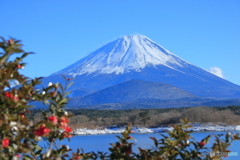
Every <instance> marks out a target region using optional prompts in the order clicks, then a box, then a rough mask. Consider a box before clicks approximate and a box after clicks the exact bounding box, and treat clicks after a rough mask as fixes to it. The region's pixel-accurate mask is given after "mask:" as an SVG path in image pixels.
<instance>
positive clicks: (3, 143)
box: [2, 138, 10, 148]
mask: <svg viewBox="0 0 240 160" xmlns="http://www.w3.org/2000/svg"><path fill="white" fill-rule="evenodd" d="M9 142H10V141H9V139H7V138H4V139H3V140H2V146H3V147H4V148H6V147H8V145H9Z"/></svg>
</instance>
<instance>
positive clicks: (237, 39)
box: [0, 0, 240, 85]
mask: <svg viewBox="0 0 240 160" xmlns="http://www.w3.org/2000/svg"><path fill="white" fill-rule="evenodd" d="M0 10H1V18H0V36H3V37H4V38H9V36H11V37H14V38H17V39H20V40H22V42H23V43H24V48H23V49H25V50H26V51H32V52H35V53H36V54H35V55H30V56H29V57H28V58H26V60H25V62H27V63H28V66H27V67H26V68H25V69H24V71H23V73H24V74H26V75H27V76H29V77H31V78H34V77H39V76H48V75H50V74H52V73H54V72H56V71H58V70H61V69H63V68H65V67H67V66H68V65H70V64H72V63H74V62H76V61H77V60H79V59H80V58H82V57H84V56H86V55H88V54H89V53H91V52H92V51H94V50H96V49H98V48H99V47H101V46H102V45H104V44H106V43H108V42H110V41H112V40H114V39H116V38H119V37H121V36H123V35H129V34H143V35H145V36H147V37H149V38H150V39H152V40H153V41H155V42H157V43H158V44H160V45H162V46H163V47H164V48H166V49H168V50H169V51H171V52H172V53H174V54H176V55H178V56H179V57H181V58H182V59H184V60H186V61H188V62H190V63H192V64H195V65H197V66H198V67H201V68H203V69H205V70H210V68H211V67H218V68H217V69H218V71H219V72H221V71H222V72H223V76H224V78H225V79H227V80H229V81H231V82H233V83H235V84H238V85H240V73H239V70H240V1H239V0H228V1H227V0H147V1H146V0H145V1H140V0H101V1H100V0H69V1H65V0H63V1H61V0H0Z"/></svg>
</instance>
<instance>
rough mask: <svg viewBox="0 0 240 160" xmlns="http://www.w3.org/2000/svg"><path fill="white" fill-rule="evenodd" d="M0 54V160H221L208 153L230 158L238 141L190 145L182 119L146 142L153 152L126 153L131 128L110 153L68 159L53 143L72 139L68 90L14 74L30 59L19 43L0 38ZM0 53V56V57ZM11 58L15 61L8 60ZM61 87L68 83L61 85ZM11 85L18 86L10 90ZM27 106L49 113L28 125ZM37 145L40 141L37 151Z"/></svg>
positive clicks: (63, 148) (229, 136) (218, 139)
mask: <svg viewBox="0 0 240 160" xmlns="http://www.w3.org/2000/svg"><path fill="white" fill-rule="evenodd" d="M1 40H2V41H1V42H0V48H1V50H2V51H3V52H0V92H1V94H0V143H1V145H0V159H1V160H18V159H23V160H34V159H43V160H62V159H63V160H64V159H72V160H79V159H102V160H105V159H106V160H107V159H114V160H138V159H139V160H163V159H169V160H170V159H171V160H174V159H184V160H187V159H189V160H190V159H220V158H221V156H222V155H220V154H214V155H210V154H209V153H210V152H211V151H212V152H214V153H219V152H222V153H223V152H230V151H229V150H228V149H227V148H228V147H229V145H230V144H231V142H232V141H233V140H236V139H240V138H239V135H236V134H226V135H225V138H224V139H221V137H220V136H218V135H216V136H215V143H214V144H213V146H212V148H207V147H205V144H206V143H207V142H208V141H209V139H210V137H211V136H207V137H206V138H203V139H202V140H201V141H200V142H196V141H195V140H194V139H193V138H192V137H191V136H190V135H189V132H188V131H186V129H187V128H188V127H189V126H188V122H187V120H186V119H184V120H182V122H181V124H178V125H176V126H173V127H174V130H173V131H171V132H169V136H165V135H162V137H163V138H162V139H160V140H157V139H156V138H154V137H150V138H151V139H152V140H153V142H154V145H155V149H141V148H139V153H133V152H132V146H133V145H134V143H131V142H129V140H132V139H133V138H132V136H130V134H131V126H130V125H129V126H127V128H126V130H125V131H124V132H123V133H122V136H117V138H118V139H119V141H118V142H116V143H112V144H111V147H110V148H109V151H110V153H102V152H98V153H95V152H91V153H84V152H83V150H82V151H80V150H79V149H78V150H77V151H76V153H74V152H73V153H72V155H70V154H69V151H71V149H70V148H69V147H68V146H66V145H62V146H58V145H57V144H56V142H57V141H59V140H63V139H64V138H70V137H72V134H71V132H72V129H71V127H70V126H69V125H68V123H69V117H70V115H68V113H67V112H66V111H65V110H64V106H65V105H66V103H67V101H68V98H67V95H68V94H69V93H68V92H67V93H65V91H66V89H67V87H68V85H70V84H71V83H70V84H68V85H67V86H65V87H63V86H62V85H61V84H59V83H57V84H52V83H49V85H48V86H47V87H42V88H40V85H39V84H41V78H35V79H30V78H28V77H26V76H24V75H22V74H21V73H20V72H19V70H21V69H23V68H24V67H25V65H26V64H25V63H24V62H23V59H24V58H25V57H26V56H27V55H29V54H31V53H29V52H25V51H24V50H22V49H21V47H22V44H21V43H20V41H18V40H15V39H13V38H11V39H9V40H7V41H6V40H5V39H4V38H1ZM1 50H0V51H1ZM13 54H19V55H20V56H18V57H16V58H13V60H12V59H11V58H12V55H13ZM65 80H66V82H69V81H71V79H66V78H65ZM13 82H17V84H18V86H15V87H12V83H13ZM32 102H39V103H44V104H45V105H46V106H47V108H48V110H49V112H46V111H43V112H42V120H41V121H39V122H36V123H34V122H33V121H31V120H30V119H29V118H28V116H27V114H28V113H30V112H31V110H30V109H31V108H32V107H33V106H32V105H31V103H32ZM39 141H45V142H46V144H47V146H45V147H43V146H41V145H40V143H39Z"/></svg>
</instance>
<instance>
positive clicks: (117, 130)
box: [72, 124, 240, 135]
mask: <svg viewBox="0 0 240 160" xmlns="http://www.w3.org/2000/svg"><path fill="white" fill-rule="evenodd" d="M191 126H192V127H190V128H188V129H186V130H187V131H191V132H209V131H240V125H227V126H221V125H212V124H211V125H195V126H194V125H191ZM132 130H133V133H137V134H147V133H164V132H169V131H172V130H173V127H156V128H145V127H132ZM124 131H125V127H106V128H104V129H87V128H77V129H74V130H73V132H72V133H73V134H74V135H98V134H121V133H122V132H124Z"/></svg>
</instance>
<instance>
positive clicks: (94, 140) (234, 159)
mask: <svg viewBox="0 0 240 160" xmlns="http://www.w3.org/2000/svg"><path fill="white" fill-rule="evenodd" d="M221 133H223V134H225V133H227V132H194V133H191V135H193V137H194V138H195V139H196V140H197V141H201V140H202V139H203V138H205V137H206V136H208V135H213V134H221ZM231 133H237V131H234V132H231ZM163 134H164V135H166V134H167V133H163ZM116 135H119V134H105V135H78V136H74V137H72V138H70V139H71V141H70V142H69V141H68V140H64V141H62V142H60V143H61V144H65V145H69V146H70V148H71V149H73V151H76V149H77V148H82V149H83V150H84V152H91V151H95V152H97V151H101V152H108V148H109V147H110V143H115V142H117V141H118V139H117V137H116ZM131 136H132V137H133V138H135V139H136V141H132V142H133V143H135V144H136V145H134V147H133V151H134V152H136V151H138V149H137V148H138V147H141V148H143V149H149V148H153V147H154V144H153V141H152V140H151V139H150V138H149V137H155V138H157V139H160V138H161V136H160V134H159V133H151V134H131ZM213 142H214V137H212V138H211V139H210V142H209V144H207V145H206V146H207V147H210V146H212V145H211V144H212V143H213ZM229 150H230V151H231V152H237V153H238V156H229V157H227V158H224V159H226V160H240V140H238V141H234V142H233V144H232V146H231V147H230V148H229Z"/></svg>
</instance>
